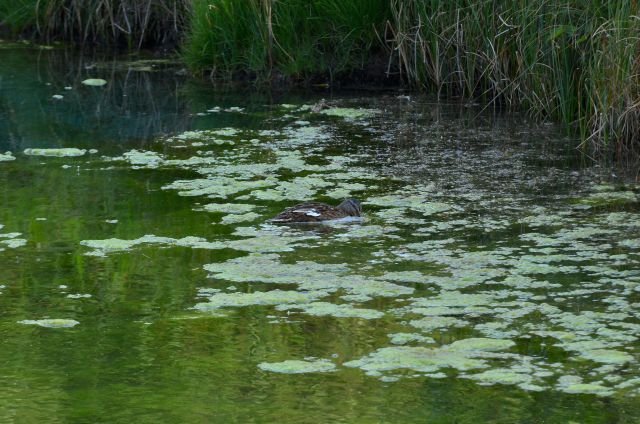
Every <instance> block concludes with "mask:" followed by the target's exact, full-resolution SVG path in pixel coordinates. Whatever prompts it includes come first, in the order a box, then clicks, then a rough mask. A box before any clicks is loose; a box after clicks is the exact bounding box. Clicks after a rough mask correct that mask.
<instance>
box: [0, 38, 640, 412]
mask: <svg viewBox="0 0 640 424" xmlns="http://www.w3.org/2000/svg"><path fill="white" fill-rule="evenodd" d="M0 57H1V60H0V153H1V154H4V152H11V153H10V154H9V153H7V154H4V156H1V155H0V205H1V206H0V286H1V288H0V292H1V293H0V311H1V315H0V333H1V337H2V347H1V348H0V387H1V388H2V389H1V393H2V395H1V396H0V422H7V423H44V422H46V423H212V422H215V423H218V422H220V423H230V422H239V423H249V422H256V423H263V422H269V423H337V422H344V423H378V422H383V423H480V422H482V423H484V422H487V423H516V422H518V423H519V422H522V423H543V422H544V423H613V422H618V423H631V422H638V421H639V420H640V403H639V402H638V397H639V395H640V371H639V370H638V361H639V359H640V346H639V345H638V334H639V333H640V268H639V266H638V263H639V260H640V256H639V254H640V219H639V217H640V215H639V214H638V212H639V209H638V191H637V189H636V187H635V186H634V185H632V184H629V183H624V182H621V181H618V180H616V179H615V177H613V176H612V175H611V174H612V173H611V171H610V170H607V169H605V168H604V167H602V166H597V165H594V164H592V163H591V162H590V161H589V160H588V159H586V158H584V157H582V156H580V154H579V153H578V152H576V151H575V150H574V149H573V146H574V145H575V144H576V141H575V140H571V139H567V138H565V137H564V136H563V135H562V134H560V133H559V132H557V131H556V129H555V128H554V127H553V126H549V125H544V124H543V125H536V124H533V123H531V122H529V121H527V120H526V119H525V118H523V117H521V116H514V115H505V114H500V113H497V112H495V111H489V110H482V109H481V108H480V107H477V106H474V105H465V106H460V105H451V104H449V105H447V104H438V103H436V102H433V101H430V100H429V99H426V98H420V97H415V96H412V97H407V96H399V97H398V96H397V94H377V95H362V94H357V93H356V94H354V93H343V94H340V95H338V94H334V95H331V94H329V93H324V94H322V96H324V97H326V98H327V99H328V100H329V104H330V105H331V106H332V108H330V109H326V110H323V111H321V112H313V111H312V110H311V107H310V106H311V105H313V104H314V103H315V102H317V101H318V100H319V99H320V97H321V96H320V95H314V94H299V93H275V94H274V93H260V92H254V91H237V92H230V91H229V90H224V91H222V90H215V89H214V88H212V85H211V84H210V83H209V82H202V81H194V80H189V79H187V78H186V77H184V76H182V75H181V72H179V71H180V65H179V64H175V63H167V62H166V61H164V60H159V61H151V62H144V63H140V62H136V61H133V59H131V60H127V58H122V57H121V58H118V60H115V61H114V60H113V59H112V58H107V59H105V58H103V57H101V58H95V57H87V56H85V57H78V56H77V55H74V54H71V53H66V52H64V51H61V50H57V49H53V50H49V49H42V48H38V47H33V46H19V47H18V46H13V45H10V44H8V43H4V44H0ZM88 78H102V79H104V80H106V81H107V84H106V85H104V86H99V87H95V86H87V85H84V84H82V81H84V80H86V79H88ZM53 96H57V98H54V97H53ZM59 96H62V97H61V98H60V97H59ZM64 148H77V149H83V150H86V152H81V153H80V155H79V156H72V157H67V156H51V155H54V154H56V155H60V154H64V152H65V151H64V150H58V151H53V150H44V151H42V150H41V151H27V152H25V150H26V149H64ZM91 149H95V150H91ZM34 152H35V153H36V154H33V153H34ZM27 153H31V154H27ZM3 157H4V160H2V158H3ZM345 197H355V198H358V199H360V200H361V201H362V202H363V209H364V213H365V216H364V217H363V219H362V220H360V221H355V222H331V223H327V224H326V225H299V226H282V225H272V224H269V223H268V222H267V220H268V219H269V218H270V217H272V216H274V215H275V214H277V213H278V212H279V211H281V210H282V209H283V208H285V207H287V206H291V205H294V204H296V203H299V202H301V201H305V200H319V201H324V202H328V203H332V204H337V203H338V202H339V201H341V200H342V199H343V198H345Z"/></svg>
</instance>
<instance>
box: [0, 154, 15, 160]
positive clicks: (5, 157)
mask: <svg viewBox="0 0 640 424" xmlns="http://www.w3.org/2000/svg"><path fill="white" fill-rule="evenodd" d="M12 160H16V157H15V156H13V154H12V153H11V152H4V153H0V162H9V161H12Z"/></svg>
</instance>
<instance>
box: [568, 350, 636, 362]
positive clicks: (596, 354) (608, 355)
mask: <svg viewBox="0 0 640 424" xmlns="http://www.w3.org/2000/svg"><path fill="white" fill-rule="evenodd" d="M580 356H581V357H583V358H585V359H589V360H591V361H594V362H599V363H602V364H620V365H622V364H626V363H628V362H633V356H632V355H630V354H628V353H626V352H620V351H618V350H611V349H592V350H587V351H584V352H580Z"/></svg>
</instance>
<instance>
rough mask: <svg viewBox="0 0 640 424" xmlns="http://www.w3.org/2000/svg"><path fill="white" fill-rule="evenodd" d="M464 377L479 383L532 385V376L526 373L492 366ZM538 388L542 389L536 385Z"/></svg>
mask: <svg viewBox="0 0 640 424" xmlns="http://www.w3.org/2000/svg"><path fill="white" fill-rule="evenodd" d="M465 378H468V379H471V380H474V381H476V382H478V383H479V384H481V385H493V384H506V385H518V386H520V385H527V386H528V387H535V386H532V382H533V378H532V376H530V375H529V374H527V373H524V372H516V371H514V370H512V369H509V368H493V369H490V370H486V371H483V372H481V373H478V374H471V375H467V376H465ZM536 388H537V389H538V391H539V390H543V388H542V387H536Z"/></svg>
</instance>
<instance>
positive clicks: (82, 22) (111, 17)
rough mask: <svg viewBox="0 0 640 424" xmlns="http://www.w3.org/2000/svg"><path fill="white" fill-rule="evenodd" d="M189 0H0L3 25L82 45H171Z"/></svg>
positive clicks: (1, 24)
mask: <svg viewBox="0 0 640 424" xmlns="http://www.w3.org/2000/svg"><path fill="white" fill-rule="evenodd" d="M190 4H191V1H190V0H139V1H137V0H0V26H3V27H5V28H8V29H9V30H10V31H11V32H13V33H17V34H20V33H22V34H28V35H30V36H31V37H34V38H38V39H42V40H45V41H53V40H65V41H71V42H75V43H78V44H80V45H96V44H99V45H105V46H112V47H114V46H126V47H128V48H141V47H144V46H149V45H151V46H158V45H170V44H175V43H177V42H178V41H179V39H180V36H181V34H182V31H183V30H184V26H185V24H186V19H188V16H189V14H190Z"/></svg>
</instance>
